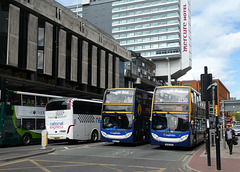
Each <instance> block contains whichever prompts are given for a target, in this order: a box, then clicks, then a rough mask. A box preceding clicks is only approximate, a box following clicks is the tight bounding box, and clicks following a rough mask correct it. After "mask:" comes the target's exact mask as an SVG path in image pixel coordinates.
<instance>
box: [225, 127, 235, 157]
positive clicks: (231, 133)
mask: <svg viewBox="0 0 240 172" xmlns="http://www.w3.org/2000/svg"><path fill="white" fill-rule="evenodd" d="M234 137H235V133H234V131H233V130H232V129H230V128H229V126H226V131H225V141H226V142H227V144H228V148H229V152H230V155H232V149H233V138H234Z"/></svg>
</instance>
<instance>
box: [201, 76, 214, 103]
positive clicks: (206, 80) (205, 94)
mask: <svg viewBox="0 0 240 172" xmlns="http://www.w3.org/2000/svg"><path fill="white" fill-rule="evenodd" d="M211 84H212V74H201V85H200V87H201V99H202V100H203V101H209V100H210V99H212V92H211V89H208V90H207V88H208V86H209V85H211Z"/></svg>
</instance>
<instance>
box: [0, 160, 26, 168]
mask: <svg viewBox="0 0 240 172" xmlns="http://www.w3.org/2000/svg"><path fill="white" fill-rule="evenodd" d="M24 161H28V159H24V160H19V161H14V162H9V163H5V164H0V167H1V166H5V165H10V164H16V163H19V162H24Z"/></svg>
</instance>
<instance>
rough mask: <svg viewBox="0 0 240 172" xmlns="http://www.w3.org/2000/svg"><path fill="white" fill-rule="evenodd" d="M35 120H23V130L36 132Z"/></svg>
mask: <svg viewBox="0 0 240 172" xmlns="http://www.w3.org/2000/svg"><path fill="white" fill-rule="evenodd" d="M34 129H35V120H34V119H23V130H34Z"/></svg>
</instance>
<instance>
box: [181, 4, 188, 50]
mask: <svg viewBox="0 0 240 172" xmlns="http://www.w3.org/2000/svg"><path fill="white" fill-rule="evenodd" d="M182 27H183V52H187V50H188V13H187V5H186V4H184V5H183V25H182Z"/></svg>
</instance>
